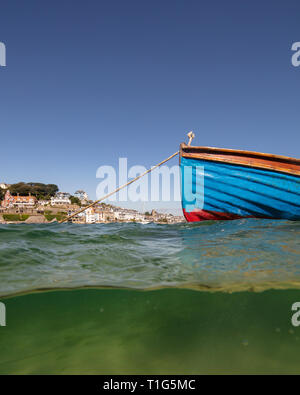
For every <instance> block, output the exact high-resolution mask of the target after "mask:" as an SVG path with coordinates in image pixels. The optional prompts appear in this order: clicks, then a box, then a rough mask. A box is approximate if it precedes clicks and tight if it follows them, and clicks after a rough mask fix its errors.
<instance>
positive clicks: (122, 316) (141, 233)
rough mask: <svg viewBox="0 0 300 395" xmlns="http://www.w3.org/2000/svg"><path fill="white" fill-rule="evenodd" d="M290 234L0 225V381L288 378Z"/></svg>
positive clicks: (294, 230)
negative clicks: (13, 377)
mask: <svg viewBox="0 0 300 395" xmlns="http://www.w3.org/2000/svg"><path fill="white" fill-rule="evenodd" d="M299 233H300V223H299V222H288V221H268V220H252V219H249V220H238V221H228V222H226V221H224V222H205V223H200V224H180V225H151V224H150V225H140V224H107V225H75V224H73V225H72V224H65V225H59V224H45V225H29V224H20V225H1V226H0V279H1V280H0V296H1V301H3V302H5V304H6V308H7V326H6V327H0V373H2V374H3V373H37V374H40V373H58V374H60V373H67V374H74V373H77V374H78V373H92V374H99V373H102V374H122V373H123V374H135V373H136V374H150V373H152V374H159V373H160V374H167V373H172V374H175V373H177V374H180V373H181V374H194V373H195V374H197V373H199V374H200V373H299V372H300V353H299V351H300V349H299V345H300V340H299V339H300V327H299V329H298V328H294V327H293V326H292V325H291V316H292V312H291V306H292V304H293V303H294V302H297V301H300V290H299V285H300V261H299V253H300V247H299ZM89 288H93V289H89Z"/></svg>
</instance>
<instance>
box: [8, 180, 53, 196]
mask: <svg viewBox="0 0 300 395" xmlns="http://www.w3.org/2000/svg"><path fill="white" fill-rule="evenodd" d="M9 190H10V193H11V194H12V195H17V194H19V195H23V196H28V195H29V194H31V195H32V196H35V197H36V198H37V199H50V198H51V196H54V195H55V194H56V193H57V192H58V190H59V189H58V186H57V185H55V184H42V183H40V182H28V183H25V182H18V183H17V184H12V185H11V186H10V187H9Z"/></svg>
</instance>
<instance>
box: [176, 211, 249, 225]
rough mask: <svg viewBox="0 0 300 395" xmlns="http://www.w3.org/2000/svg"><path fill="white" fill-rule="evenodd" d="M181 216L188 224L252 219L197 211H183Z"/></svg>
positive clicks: (215, 212)
mask: <svg viewBox="0 0 300 395" xmlns="http://www.w3.org/2000/svg"><path fill="white" fill-rule="evenodd" d="M183 214H184V216H185V219H186V220H187V221H188V222H199V221H222V220H223V221H224V220H225V221H226V220H227V221H229V220H233V219H241V218H253V217H251V216H247V217H243V216H241V215H237V214H231V213H221V212H218V211H207V210H197V211H196V210H195V211H191V212H190V213H188V212H186V211H185V210H184V209H183Z"/></svg>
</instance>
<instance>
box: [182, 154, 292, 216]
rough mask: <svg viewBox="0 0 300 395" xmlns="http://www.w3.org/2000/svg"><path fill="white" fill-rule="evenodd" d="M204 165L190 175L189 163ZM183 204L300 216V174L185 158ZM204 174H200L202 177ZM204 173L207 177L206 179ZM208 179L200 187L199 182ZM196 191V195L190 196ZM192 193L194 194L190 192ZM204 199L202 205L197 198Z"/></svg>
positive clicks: (240, 212) (253, 213)
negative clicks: (198, 186) (189, 197)
mask: <svg viewBox="0 0 300 395" xmlns="http://www.w3.org/2000/svg"><path fill="white" fill-rule="evenodd" d="M187 166H188V167H190V166H192V167H193V168H195V169H196V168H197V167H200V169H204V176H203V174H202V175H201V173H199V174H200V175H199V174H197V173H196V172H195V171H193V172H189V173H190V175H188V176H187V175H186V173H187V172H186V171H185V170H184V169H185V168H186V167H187ZM181 174H182V176H181V177H182V206H183V208H184V209H185V210H186V211H187V212H191V211H193V210H195V209H197V210H199V209H200V210H202V209H203V210H207V211H217V212H221V213H231V214H236V215H240V216H254V217H270V218H278V219H289V220H300V177H299V176H293V175H290V174H284V173H280V172H276V171H269V170H262V169H253V168H250V167H247V166H239V165H231V164H225V163H220V162H212V161H204V160H197V159H188V158H181ZM199 177H200V178H199ZM203 177H204V179H203ZM203 182H204V197H203V196H200V194H201V193H203V191H202V188H200V190H197V188H196V186H197V183H202V184H203ZM188 191H195V193H194V199H193V201H191V199H187V198H186V196H189V195H190V193H189V192H188ZM190 196H191V195H190ZM199 201H200V202H203V207H202V204H201V206H200V207H199V205H198V204H197V202H199Z"/></svg>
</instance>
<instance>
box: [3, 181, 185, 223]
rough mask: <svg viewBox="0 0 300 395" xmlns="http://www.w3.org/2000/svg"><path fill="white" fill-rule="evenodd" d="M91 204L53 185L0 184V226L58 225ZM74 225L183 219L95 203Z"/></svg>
mask: <svg viewBox="0 0 300 395" xmlns="http://www.w3.org/2000/svg"><path fill="white" fill-rule="evenodd" d="M91 203H93V201H92V200H90V199H89V197H88V195H87V193H86V192H85V191H83V190H77V191H76V192H75V193H74V195H71V194H70V193H67V192H60V191H59V189H58V187H57V185H55V184H42V183H24V182H20V183H17V184H6V183H0V224H1V223H2V224H3V223H5V224H6V223H20V222H24V223H50V222H55V221H61V220H64V219H66V218H67V217H68V216H70V215H72V214H75V213H76V212H77V211H79V210H80V209H81V208H84V207H87V206H88V205H90V204H91ZM70 221H71V222H73V223H77V224H96V223H111V222H137V223H142V224H148V223H153V222H155V223H162V224H166V223H168V224H174V223H180V222H185V219H184V217H182V216H174V215H172V214H163V213H159V212H156V211H155V210H152V211H151V212H144V213H141V212H139V211H137V210H130V209H125V208H122V207H117V206H114V205H111V204H106V203H97V204H96V205H95V206H93V207H90V208H87V209H86V210H85V211H83V212H82V213H79V214H77V215H75V216H74V217H73V218H72V219H71V220H70Z"/></svg>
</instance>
